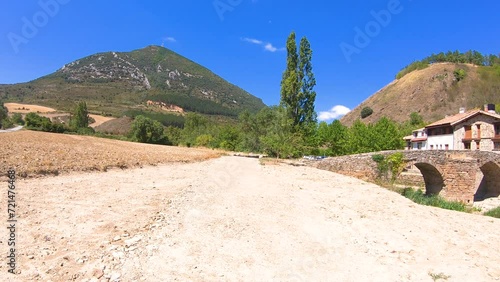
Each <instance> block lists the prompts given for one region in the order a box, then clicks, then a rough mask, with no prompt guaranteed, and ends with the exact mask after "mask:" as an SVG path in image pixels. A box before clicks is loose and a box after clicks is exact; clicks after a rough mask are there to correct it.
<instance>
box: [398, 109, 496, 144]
mask: <svg viewBox="0 0 500 282" xmlns="http://www.w3.org/2000/svg"><path fill="white" fill-rule="evenodd" d="M421 131H423V132H421ZM409 137H410V136H407V137H405V140H406V141H407V145H408V146H407V149H410V150H411V149H413V150H418V149H421V150H482V151H500V115H498V114H496V112H495V105H493V104H488V105H485V108H484V110H471V111H467V112H466V111H465V109H463V108H462V109H460V112H459V114H457V115H454V116H449V117H446V118H444V119H442V120H439V121H436V122H434V123H432V124H429V125H428V126H426V127H425V128H424V129H423V130H416V131H415V132H414V133H413V136H411V138H409Z"/></svg>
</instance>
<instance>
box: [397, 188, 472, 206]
mask: <svg viewBox="0 0 500 282" xmlns="http://www.w3.org/2000/svg"><path fill="white" fill-rule="evenodd" d="M401 194H402V195H403V196H405V197H406V198H408V199H410V200H412V201H414V202H415V203H417V204H421V205H425V206H432V207H438V208H442V209H447V210H452V211H461V212H469V210H468V208H467V205H466V204H464V203H462V202H456V201H447V200H445V199H444V198H442V197H440V196H439V195H426V194H424V192H422V190H414V189H412V188H405V189H403V191H402V193H401Z"/></svg>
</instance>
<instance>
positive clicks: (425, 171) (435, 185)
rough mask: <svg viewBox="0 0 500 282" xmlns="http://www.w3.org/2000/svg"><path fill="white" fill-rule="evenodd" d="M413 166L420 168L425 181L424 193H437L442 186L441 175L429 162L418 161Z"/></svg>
mask: <svg viewBox="0 0 500 282" xmlns="http://www.w3.org/2000/svg"><path fill="white" fill-rule="evenodd" d="M415 166H416V167H417V168H418V169H419V170H420V173H422V176H423V177H424V182H425V194H426V195H439V193H440V192H441V191H442V190H443V188H444V179H443V175H442V174H441V172H439V170H438V169H437V168H436V167H435V166H433V165H432V164H430V163H424V162H419V163H415Z"/></svg>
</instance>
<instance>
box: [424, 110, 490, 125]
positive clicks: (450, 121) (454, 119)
mask: <svg viewBox="0 0 500 282" xmlns="http://www.w3.org/2000/svg"><path fill="white" fill-rule="evenodd" d="M478 114H484V115H488V116H491V117H494V118H497V119H499V120H500V115H497V114H493V113H488V112H485V111H481V110H471V111H468V112H465V113H463V114H456V115H453V116H449V117H445V118H444V119H442V120H438V121H436V122H434V123H431V124H429V125H427V126H426V128H429V127H436V126H441V125H454V124H457V123H459V122H461V121H463V120H467V119H469V118H471V117H473V116H475V115H478Z"/></svg>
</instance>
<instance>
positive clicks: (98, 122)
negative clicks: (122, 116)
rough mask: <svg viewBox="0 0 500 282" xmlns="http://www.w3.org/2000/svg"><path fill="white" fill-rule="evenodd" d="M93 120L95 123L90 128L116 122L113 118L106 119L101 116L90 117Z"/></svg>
mask: <svg viewBox="0 0 500 282" xmlns="http://www.w3.org/2000/svg"><path fill="white" fill-rule="evenodd" d="M89 116H90V117H91V118H93V119H94V120H95V122H94V123H92V124H90V127H93V128H95V127H97V126H99V125H101V124H103V123H105V122H107V121H110V120H114V119H115V118H112V117H105V116H100V115H89Z"/></svg>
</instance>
